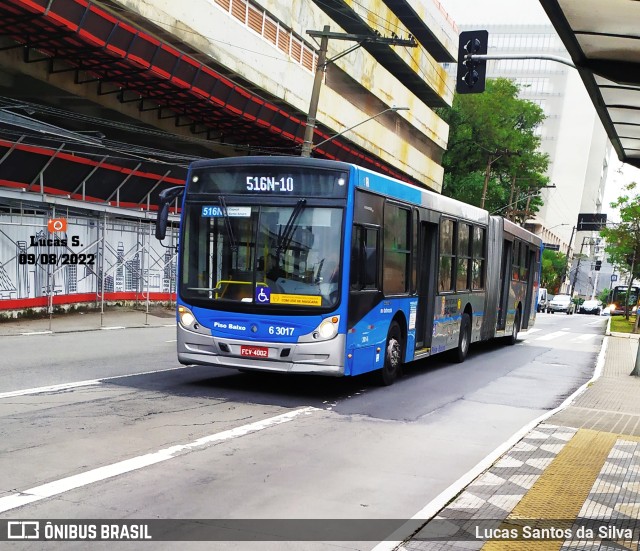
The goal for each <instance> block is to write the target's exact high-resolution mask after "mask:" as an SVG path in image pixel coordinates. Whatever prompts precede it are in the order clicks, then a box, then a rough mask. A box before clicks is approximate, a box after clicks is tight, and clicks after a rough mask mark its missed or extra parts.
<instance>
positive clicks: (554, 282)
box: [540, 249, 567, 295]
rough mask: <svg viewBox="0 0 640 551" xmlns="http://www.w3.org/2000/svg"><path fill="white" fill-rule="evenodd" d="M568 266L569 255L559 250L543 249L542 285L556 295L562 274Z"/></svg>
mask: <svg viewBox="0 0 640 551" xmlns="http://www.w3.org/2000/svg"><path fill="white" fill-rule="evenodd" d="M566 266H567V255H564V254H562V253H560V252H557V251H549V250H547V249H545V250H544V251H542V275H541V277H540V286H541V287H545V288H546V289H547V291H548V292H549V293H551V294H552V295H555V294H557V293H558V290H559V288H560V283H561V281H560V280H561V278H562V274H563V272H564V271H565V268H566Z"/></svg>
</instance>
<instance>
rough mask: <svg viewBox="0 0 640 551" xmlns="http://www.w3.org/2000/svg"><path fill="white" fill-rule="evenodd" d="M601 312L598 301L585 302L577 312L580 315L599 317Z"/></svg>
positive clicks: (600, 305)
mask: <svg viewBox="0 0 640 551" xmlns="http://www.w3.org/2000/svg"><path fill="white" fill-rule="evenodd" d="M601 311H602V304H601V303H600V301H599V300H585V301H584V302H583V303H582V304H581V305H580V309H579V310H578V312H580V313H581V314H595V315H596V316H599V315H600V312H601Z"/></svg>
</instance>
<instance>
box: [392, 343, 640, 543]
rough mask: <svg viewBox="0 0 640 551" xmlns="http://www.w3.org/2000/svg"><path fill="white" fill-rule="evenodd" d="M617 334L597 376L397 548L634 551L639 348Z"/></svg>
mask: <svg viewBox="0 0 640 551" xmlns="http://www.w3.org/2000/svg"><path fill="white" fill-rule="evenodd" d="M616 335H618V334H614V335H611V336H608V337H606V339H605V342H604V343H603V353H604V356H603V357H604V362H603V366H602V372H601V375H600V377H598V378H597V379H595V380H594V381H592V382H591V383H589V384H588V385H587V388H586V390H585V391H584V392H583V393H582V394H580V395H579V396H578V397H577V398H575V399H574V400H573V402H572V403H571V404H570V405H569V406H568V407H566V408H565V409H563V410H561V411H559V412H557V413H556V414H554V415H552V416H551V417H549V418H547V419H546V420H545V421H544V422H542V423H540V424H539V425H538V426H537V427H535V428H534V429H533V430H531V431H530V432H529V433H528V434H527V435H526V436H525V437H524V438H522V439H521V440H520V441H519V442H518V443H517V444H516V445H515V446H513V447H512V448H511V449H510V450H509V451H508V452H507V453H505V454H504V455H503V456H502V457H501V458H500V459H499V460H498V461H497V462H496V463H494V464H493V465H492V466H491V467H490V468H489V469H488V470H487V471H485V472H484V473H483V474H482V475H480V476H479V477H478V478H476V479H475V480H474V481H473V482H472V483H471V484H469V485H468V486H467V487H466V488H465V489H464V491H463V492H462V493H460V494H459V495H458V496H457V497H456V498H455V499H454V500H453V501H451V502H450V503H449V504H448V505H446V506H445V507H444V508H443V509H442V510H440V511H439V513H438V514H437V515H436V516H435V517H434V518H432V520H430V521H429V522H428V523H427V524H426V525H425V526H424V527H423V528H422V529H421V530H420V531H419V532H418V533H417V534H414V536H413V537H412V539H411V540H410V541H407V542H405V543H404V544H403V545H402V546H400V547H399V549H401V550H405V551H436V550H438V551H441V550H442V551H444V550H449V549H451V550H454V549H455V550H459V549H464V550H469V551H471V550H480V549H482V550H483V551H485V550H487V551H520V550H522V551H524V550H529V549H531V550H534V549H535V550H540V551H570V550H573V551H575V550H581V551H582V550H584V551H596V550H598V551H605V550H606V551H613V550H629V551H638V550H639V543H638V542H639V539H640V538H639V534H640V520H638V519H639V518H640V377H632V376H630V375H629V373H631V371H632V370H633V367H634V365H635V358H636V351H637V349H638V340H637V339H636V338H629V336H628V335H625V336H616ZM632 337H633V336H632ZM596 375H597V374H596ZM581 527H582V528H581Z"/></svg>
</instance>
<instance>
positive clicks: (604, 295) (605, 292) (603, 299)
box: [597, 287, 611, 306]
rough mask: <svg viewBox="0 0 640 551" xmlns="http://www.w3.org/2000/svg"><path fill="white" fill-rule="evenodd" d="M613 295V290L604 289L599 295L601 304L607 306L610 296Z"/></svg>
mask: <svg viewBox="0 0 640 551" xmlns="http://www.w3.org/2000/svg"><path fill="white" fill-rule="evenodd" d="M610 294H611V289H607V288H606V287H605V288H604V289H602V291H600V292H599V293H598V297H597V298H598V300H599V301H600V302H602V304H604V306H607V303H608V302H609V295H610Z"/></svg>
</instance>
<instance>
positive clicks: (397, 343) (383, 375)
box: [378, 321, 402, 386]
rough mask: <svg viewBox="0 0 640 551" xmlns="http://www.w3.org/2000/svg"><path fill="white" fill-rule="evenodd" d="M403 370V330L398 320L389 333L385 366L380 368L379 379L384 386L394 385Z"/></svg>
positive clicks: (392, 324)
mask: <svg viewBox="0 0 640 551" xmlns="http://www.w3.org/2000/svg"><path fill="white" fill-rule="evenodd" d="M401 370H402V331H401V330H400V326H399V325H398V322H397V321H392V322H391V325H390V326H389V332H388V333H387V342H386V346H385V350H384V366H383V367H382V369H380V370H379V372H378V373H379V380H380V383H381V384H382V385H384V386H389V385H392V384H393V383H394V382H395V380H396V379H397V378H398V376H399V375H400V372H401Z"/></svg>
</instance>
